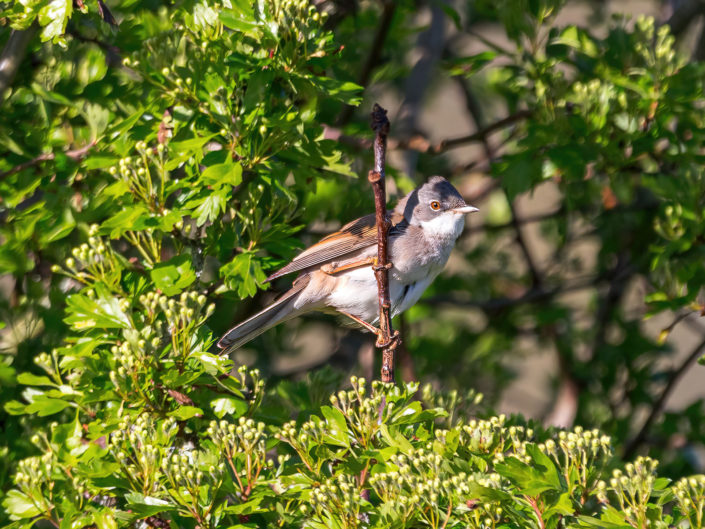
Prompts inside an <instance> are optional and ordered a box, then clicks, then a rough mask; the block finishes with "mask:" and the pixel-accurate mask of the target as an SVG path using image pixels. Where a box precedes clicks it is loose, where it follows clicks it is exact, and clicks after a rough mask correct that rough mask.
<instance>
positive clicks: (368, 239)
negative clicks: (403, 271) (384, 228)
mask: <svg viewBox="0 0 705 529" xmlns="http://www.w3.org/2000/svg"><path fill="white" fill-rule="evenodd" d="M388 214H390V215H391V220H392V227H391V228H390V230H389V234H390V235H393V234H395V233H399V232H400V231H401V230H403V229H404V228H405V227H406V223H405V222H402V221H403V216H401V215H396V214H392V212H388ZM374 244H377V226H376V222H375V215H374V213H372V214H370V215H365V216H364V217H360V218H359V219H357V220H354V221H352V222H350V223H348V224H346V225H345V226H343V227H342V228H341V229H340V231H337V232H335V233H331V234H330V235H328V236H326V237H324V238H323V239H321V240H320V241H319V242H317V243H316V244H314V245H313V246H311V247H309V248H307V249H306V250H304V251H303V252H301V253H300V254H299V255H297V256H296V257H294V259H293V260H292V261H291V262H290V263H289V264H288V265H286V266H285V267H284V268H281V269H280V270H278V271H277V272H275V273H274V274H272V275H271V276H269V277H268V278H267V281H272V280H274V279H276V278H278V277H281V276H283V275H286V274H291V273H293V272H299V271H301V270H304V269H306V268H309V267H312V266H316V265H322V264H324V263H327V262H329V261H333V260H336V259H340V258H341V257H345V256H347V255H348V254H350V253H353V252H356V251H358V250H361V249H363V248H367V247H369V246H372V245H374Z"/></svg>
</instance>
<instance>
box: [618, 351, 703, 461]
mask: <svg viewBox="0 0 705 529" xmlns="http://www.w3.org/2000/svg"><path fill="white" fill-rule="evenodd" d="M703 349H705V339H703V340H702V341H701V342H700V343H699V344H698V345H696V346H695V347H694V348H693V350H692V351H691V352H690V354H689V355H688V356H687V357H686V359H685V360H684V361H683V362H682V363H681V365H679V366H678V368H677V369H675V370H674V371H672V372H671V374H670V376H669V377H668V382H667V383H666V387H664V388H663V391H662V392H661V395H659V397H658V399H656V402H654V404H653V406H652V407H651V412H650V413H649V416H648V417H647V418H646V420H645V421H644V424H643V425H642V427H641V429H640V430H639V432H638V433H637V434H636V435H635V436H634V438H633V439H632V440H631V441H629V442H628V443H627V444H626V447H625V448H624V454H623V455H622V459H624V460H628V459H631V458H632V456H633V455H634V452H636V451H637V449H638V448H639V447H640V446H641V445H642V444H643V443H644V441H645V440H646V436H647V435H648V433H649V430H650V429H651V425H652V424H653V423H654V421H655V420H656V419H657V417H658V416H659V415H660V414H661V412H662V411H663V407H664V405H665V404H666V400H667V399H668V397H670V396H671V393H672V392H673V390H674V389H675V387H676V385H677V384H678V382H680V379H681V377H682V376H683V375H684V374H685V372H686V371H687V370H688V368H689V367H690V366H691V365H692V364H693V363H694V362H695V361H696V360H697V359H698V357H699V356H700V355H701V354H702V350H703Z"/></svg>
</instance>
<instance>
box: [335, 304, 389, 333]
mask: <svg viewBox="0 0 705 529" xmlns="http://www.w3.org/2000/svg"><path fill="white" fill-rule="evenodd" d="M336 310H337V311H338V312H340V313H341V314H342V315H343V316H347V317H348V318H350V319H351V320H353V321H355V322H357V323H359V324H360V325H362V326H363V327H364V328H365V329H367V330H368V331H370V332H373V333H375V334H376V335H377V337H378V338H379V333H380V332H381V331H380V330H379V329H378V328H377V327H375V326H374V325H370V324H369V323H367V322H366V321H365V320H363V319H360V318H358V317H357V316H353V315H352V314H350V313H349V312H345V311H343V310H340V309H336Z"/></svg>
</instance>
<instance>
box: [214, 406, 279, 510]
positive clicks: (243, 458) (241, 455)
mask: <svg viewBox="0 0 705 529" xmlns="http://www.w3.org/2000/svg"><path fill="white" fill-rule="evenodd" d="M264 428H265V425H264V423H262V422H255V421H254V420H253V419H248V418H246V417H240V418H239V419H238V421H237V423H233V422H228V421H226V420H221V421H211V423H210V425H209V426H208V430H207V434H208V436H209V437H210V439H211V441H213V444H214V445H215V446H216V447H218V452H219V453H220V454H222V456H223V457H224V458H225V460H226V461H227V463H228V466H229V467H230V470H231V472H232V474H233V476H234V478H235V482H236V483H237V485H238V486H239V488H240V490H239V492H238V494H239V496H240V497H241V498H243V499H244V498H246V497H247V496H248V495H249V494H250V492H251V491H252V489H253V487H254V486H255V484H256V482H257V480H258V478H259V475H260V472H261V471H262V469H263V468H265V467H266V466H267V465H268V462H267V459H266V452H267V449H266V442H267V434H266V433H265V431H264Z"/></svg>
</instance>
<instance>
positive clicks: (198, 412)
mask: <svg viewBox="0 0 705 529" xmlns="http://www.w3.org/2000/svg"><path fill="white" fill-rule="evenodd" d="M167 415H168V416H169V417H175V418H176V419H177V420H179V421H186V420H188V419H190V418H192V417H201V416H203V410H202V409H201V408H196V407H195V406H180V407H179V408H177V409H175V410H173V411H170V412H169V413H167Z"/></svg>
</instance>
